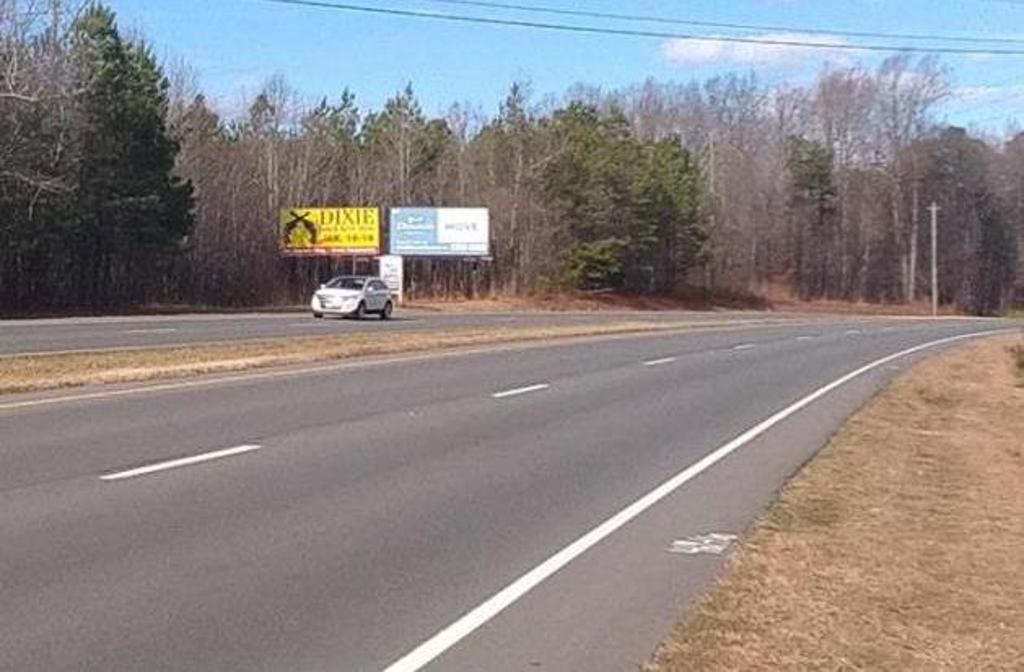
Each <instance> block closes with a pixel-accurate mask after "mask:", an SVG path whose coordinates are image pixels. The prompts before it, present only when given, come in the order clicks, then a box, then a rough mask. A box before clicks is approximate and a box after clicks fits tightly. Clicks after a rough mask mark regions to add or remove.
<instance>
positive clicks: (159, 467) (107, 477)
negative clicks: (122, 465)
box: [100, 445, 260, 481]
mask: <svg viewBox="0 0 1024 672" xmlns="http://www.w3.org/2000/svg"><path fill="white" fill-rule="evenodd" d="M259 449H260V446H257V445H244V446H235V447H234V448H225V449H223V450H215V451H213V452H210V453H202V454H200V455H192V456H190V457H182V458H179V459H177V460H167V461H166V462H156V463H154V464H148V465H146V466H144V467H136V468H135V469H128V470H127V471H117V472H114V473H112V474H103V475H102V476H100V480H101V481H120V480H122V479H125V478H134V477H136V476H144V475H146V474H152V473H153V472H155V471H164V470H166V469H176V468H178V467H185V466H188V465H190V464H198V463H200V462H209V461H210V460H219V459H221V458H224V457H231V456H232V455H238V454H240V453H248V452H252V451H254V450H259Z"/></svg>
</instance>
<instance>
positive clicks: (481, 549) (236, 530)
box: [0, 320, 1014, 671]
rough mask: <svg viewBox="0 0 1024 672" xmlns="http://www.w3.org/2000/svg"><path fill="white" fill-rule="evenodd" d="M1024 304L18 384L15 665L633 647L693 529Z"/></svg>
mask: <svg viewBox="0 0 1024 672" xmlns="http://www.w3.org/2000/svg"><path fill="white" fill-rule="evenodd" d="M1009 326H1014V325H1012V324H1011V323H1007V322H1000V321H971V320H942V321H935V322H923V321H908V322H902V321H892V320H889V321H880V322H870V321H864V322H862V323H857V324H854V325H852V324H851V323H850V322H848V321H841V322H835V323H832V322H828V321H818V322H815V323H811V324H807V323H800V324H790V325H775V326H771V327H763V326H761V327H750V328H745V329H734V330H729V331H702V332H691V333H685V334H665V335H656V336H651V335H646V336H639V337H635V338H621V337H620V338H616V339H608V340H602V341H591V342H586V343H566V344H552V345H551V346H550V347H544V348H536V347H534V348H530V349H523V350H520V351H509V350H507V349H505V350H501V351H495V352H481V353H476V354H469V355H464V356H458V357H446V358H443V359H440V358H438V359H431V358H420V359H415V360H410V361H399V362H393V363H387V364H380V365H375V366H366V367H357V368H352V369H347V370H344V371H337V370H329V371H323V372H306V373H296V374H295V375H287V376H281V377H277V378H272V379H267V378H254V379H252V380H248V381H247V380H244V377H243V379H237V378H236V379H234V380H233V381H232V382H226V383H223V384H215V385H207V386H202V387H195V388H181V389H174V390H163V391H150V392H145V391H143V392H139V393H137V394H128V395H121V396H117V397H111V398H106V399H105V398H102V397H99V398H92V399H88V400H79V401H68V402H62V403H50V404H47V405H45V406H22V407H17V408H11V407H7V408H5V407H4V406H3V404H2V403H0V437H2V441H0V462H2V464H3V465H4V469H3V470H2V471H0V545H2V547H3V549H4V552H3V553H2V554H0V669H17V670H47V671H53V670H109V669H117V670H246V671H252V670H382V669H386V668H388V666H391V665H395V664H396V663H397V666H396V667H394V668H393V669H395V670H412V669H431V670H494V671H502V670H533V669H542V670H543V669H548V670H570V669H587V670H598V671H601V670H628V669H632V666H634V665H636V664H637V663H639V662H641V661H642V660H643V659H644V658H645V657H646V656H647V654H648V653H649V652H650V651H651V649H652V647H653V646H654V645H655V644H656V642H657V641H658V639H659V638H660V637H661V636H662V635H663V634H664V632H665V631H666V630H667V628H668V627H670V625H671V624H672V622H673V620H674V618H675V617H676V615H677V614H678V610H679V609H680V608H681V606H682V605H684V604H685V603H686V602H687V601H688V600H689V599H692V598H693V597H694V596H695V595H696V594H698V592H699V591H700V590H701V589H702V588H703V587H704V586H706V585H707V582H708V581H709V580H710V578H711V577H712V576H713V573H714V571H715V569H716V568H717V566H718V563H719V562H720V561H721V558H720V557H718V556H714V555H685V554H678V553H672V552H669V549H670V548H671V546H672V542H673V541H675V540H678V539H682V538H686V537H690V536H692V535H702V534H706V533H710V532H718V533H728V534H736V533H739V532H741V531H742V530H743V529H744V527H745V526H746V525H747V524H748V523H749V522H750V521H751V520H752V519H753V518H754V517H756V515H757V514H758V513H759V512H760V511H761V510H762V508H763V506H764V505H765V504H766V503H767V502H768V501H770V499H771V496H772V493H774V492H775V491H776V489H777V488H778V487H779V486H780V484H781V483H782V482H783V481H784V480H785V477H786V476H787V475H788V474H790V473H792V471H793V470H794V469H795V468H797V467H798V465H799V464H801V463H802V462H803V461H804V460H805V459H807V457H809V456H810V455H812V454H813V452H814V451H815V450H817V449H818V448H819V447H820V446H821V445H822V443H823V442H824V440H825V439H826V438H827V437H828V435H829V434H830V433H831V432H832V431H834V429H835V428H836V427H837V426H838V425H839V424H840V423H841V422H842V420H843V418H845V417H846V416H847V415H848V414H849V413H850V412H851V411H852V410H854V409H855V408H856V407H857V406H858V405H860V404H861V403H863V401H864V400H865V399H866V398H867V397H868V396H870V394H871V393H872V392H873V391H874V390H875V389H877V387H878V386H879V385H880V384H882V383H884V382H885V381H886V380H888V379H889V378H890V377H891V376H893V375H894V374H895V373H896V371H898V370H899V369H901V368H903V367H905V366H907V365H908V364H910V363H911V362H913V361H914V360H915V359H916V358H918V357H920V356H922V355H923V354H924V353H926V352H931V351H933V349H929V350H921V351H917V352H914V353H911V354H908V355H907V356H906V357H900V358H896V359H892V360H883V361H879V360H881V358H885V357H887V356H889V355H892V354H893V353H897V352H900V351H903V350H906V349H908V348H914V347H917V346H920V345H922V344H925V343H929V342H933V341H936V340H938V339H945V338H949V337H955V336H961V335H967V334H973V333H979V332H985V331H991V330H993V329H998V328H1006V327H1009ZM936 347H945V346H944V345H942V344H940V345H938V346H936ZM871 363H876V365H875V366H874V367H873V368H871V369H868V370H863V371H862V373H861V374H860V375H858V376H856V377H854V378H852V379H849V380H843V376H845V375H847V374H849V373H850V372H851V371H856V370H858V369H859V368H860V367H863V366H864V365H866V364H871ZM840 380H842V381H843V384H842V385H838V386H835V388H834V389H826V390H825V392H823V393H820V394H819V397H818V398H815V399H813V400H811V401H808V402H807V403H806V406H805V407H802V408H799V409H797V410H795V411H793V412H792V413H791V414H788V415H785V417H783V418H782V419H780V420H778V422H777V423H775V424H772V426H770V427H768V428H766V429H765V430H764V431H763V433H759V434H757V435H756V436H750V438H749V440H745V441H743V442H742V445H737V446H735V448H734V450H732V451H730V452H729V453H728V454H722V456H721V459H720V460H719V461H717V462H715V463H714V464H711V465H709V466H708V467H707V468H706V469H703V470H701V471H700V472H699V473H696V474H695V475H694V476H693V477H692V478H688V479H687V480H686V481H685V482H684V483H682V484H680V485H679V486H678V487H677V488H674V489H672V490H671V491H669V492H666V493H664V496H663V497H661V498H659V499H658V500H657V501H654V502H653V503H650V504H649V506H647V507H645V508H643V509H642V510H640V511H639V512H638V513H636V515H635V516H633V517H631V518H629V519H628V521H626V522H625V523H624V524H622V525H621V526H619V527H617V528H615V529H614V530H613V531H612V532H611V533H609V534H607V535H605V536H603V537H601V538H600V539H599V540H598V541H597V542H596V543H594V544H593V545H592V546H590V547H589V548H587V549H584V551H582V552H580V553H578V554H576V555H573V556H572V557H571V559H570V560H569V561H568V562H566V563H564V564H563V565H561V566H559V567H557V571H552V572H550V573H549V574H548V575H546V576H544V577H543V580H542V581H539V582H537V583H536V584H535V585H533V586H531V587H530V589H529V590H526V591H524V592H522V593H521V594H518V595H516V596H515V599H513V600H511V601H508V602H507V604H503V605H502V606H503V607H504V608H503V609H500V610H498V611H497V612H494V613H490V614H489V615H488V616H487V618H486V619H484V620H482V621H477V622H474V623H473V624H472V625H473V628H472V629H470V630H469V631H466V630H465V628H461V629H460V627H458V626H459V624H460V623H461V624H463V625H465V623H466V621H465V620H464V617H465V616H466V615H467V614H472V613H474V612H473V610H474V609H475V608H477V607H479V606H481V605H487V604H489V603H491V604H493V600H494V599H495V596H500V595H503V594H504V595H508V593H503V591H505V590H506V589H507V588H508V587H509V586H510V585H513V584H514V582H516V580H517V579H519V578H520V577H522V576H524V574H527V573H528V572H531V570H535V569H536V568H538V567H543V566H545V563H546V562H549V561H550V559H551V558H552V557H553V556H554V555H555V554H556V553H558V552H559V551H560V550H562V549H566V548H572V547H573V545H574V544H576V543H577V542H578V541H579V540H580V539H581V538H582V537H584V535H586V534H587V533H588V531H592V530H594V529H595V528H596V527H598V526H600V525H602V523H604V522H606V521H608V520H609V519H611V518H613V517H614V516H616V515H617V514H620V513H621V512H622V511H624V510H626V509H628V507H630V505H631V504H635V503H636V502H638V501H643V500H644V498H645V497H648V496H649V495H650V493H652V492H653V491H655V490H656V489H657V488H658V486H659V485H661V484H663V483H665V481H666V479H669V478H670V477H672V476H673V475H676V474H679V473H680V472H682V471H683V470H685V469H686V468H687V467H690V466H691V465H695V464H699V463H701V461H702V460H705V461H706V460H707V458H708V456H709V455H714V454H716V453H715V451H716V450H719V449H721V448H722V447H723V446H728V445H730V442H732V443H735V441H734V440H735V439H736V438H737V437H740V436H742V435H744V432H746V431H747V430H749V429H751V428H753V427H756V426H758V425H759V423H762V422H763V421H764V420H765V419H766V418H771V417H772V416H773V415H775V414H777V413H778V412H779V411H782V410H784V409H787V408H788V407H791V406H792V405H793V404H794V402H798V401H799V400H801V399H805V398H806V397H807V395H809V394H812V393H814V392H815V391H816V390H818V391H820V390H821V389H822V387H823V386H827V385H829V384H830V383H834V382H836V381H840ZM548 566H549V567H550V565H548ZM453 624H454V625H455V626H457V627H455V628H454V629H452V630H448V631H447V632H448V633H449V634H450V635H451V636H444V637H441V638H440V640H438V639H433V638H434V637H435V635H437V634H438V633H439V632H446V630H445V629H446V628H449V626H452V625H453ZM425 642H439V646H440V648H435V649H433V650H432V651H430V652H429V654H430V655H426V656H424V655H417V654H416V652H417V651H422V649H420V648H419V647H421V645H423V644H424V643H425Z"/></svg>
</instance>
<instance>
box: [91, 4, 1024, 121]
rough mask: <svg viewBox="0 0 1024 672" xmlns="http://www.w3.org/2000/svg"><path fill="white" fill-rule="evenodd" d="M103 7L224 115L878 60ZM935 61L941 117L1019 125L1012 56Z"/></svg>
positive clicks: (971, 31) (740, 18) (949, 24)
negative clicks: (940, 68) (269, 102)
mask: <svg viewBox="0 0 1024 672" xmlns="http://www.w3.org/2000/svg"><path fill="white" fill-rule="evenodd" d="M106 1H107V3H108V4H109V5H111V6H112V7H113V8H114V10H115V11H116V12H117V14H118V20H119V23H120V25H121V27H122V29H126V30H128V31H131V32H136V33H141V34H142V35H143V36H145V38H146V39H147V40H148V41H149V42H150V43H151V44H152V46H153V48H154V51H155V53H156V54H157V55H158V56H159V57H160V58H161V59H163V60H164V61H165V62H167V63H172V62H186V63H188V64H189V65H190V66H191V68H193V69H194V71H195V72H196V74H197V76H198V82H199V84H200V86H201V88H202V90H203V92H204V93H206V94H207V95H208V97H209V98H210V99H211V100H212V101H213V102H214V104H215V105H216V106H217V108H218V109H219V110H220V111H221V112H222V113H225V114H228V115H232V114H236V113H237V112H238V111H240V110H241V109H243V107H242V101H243V100H244V99H245V98H246V97H247V96H248V97H251V96H252V95H254V94H255V93H257V92H258V91H259V89H260V87H261V85H262V84H263V83H264V82H265V81H266V80H267V79H268V78H269V77H270V76H273V75H282V76H283V77H284V78H285V79H286V81H287V82H288V83H289V85H290V86H291V87H293V88H294V89H295V90H296V91H297V93H298V95H299V96H300V97H301V98H302V99H303V100H308V101H314V100H319V99H320V98H322V97H325V96H326V97H328V98H332V99H333V98H337V96H338V94H340V93H341V91H343V90H344V89H345V88H349V89H350V90H352V91H353V92H354V93H355V94H356V98H357V103H358V104H359V105H360V107H361V108H363V109H375V108H378V107H380V106H381V104H382V103H383V102H384V101H385V100H386V99H387V98H388V97H390V96H391V95H393V94H394V93H395V91H397V90H399V89H400V88H402V87H404V86H405V85H406V83H412V85H413V88H414V90H415V92H416V94H417V97H418V98H419V100H420V102H421V104H422V106H423V108H424V110H425V111H426V112H428V113H431V114H438V113H441V112H442V111H443V110H445V109H447V108H448V107H449V106H450V105H451V104H452V103H460V104H465V105H468V106H470V107H476V108H479V109H481V110H482V111H483V112H485V113H487V114H493V113H494V112H495V111H496V109H497V106H498V103H499V101H500V100H501V99H502V98H503V97H504V94H505V93H506V91H507V90H508V87H509V85H510V83H511V82H513V81H528V82H530V84H531V88H532V91H533V94H534V98H535V99H539V98H542V97H543V96H545V95H548V94H554V95H558V94H562V93H564V92H565V91H566V90H567V89H568V88H569V87H570V86H572V85H573V84H576V83H584V84H588V85H593V86H600V87H602V88H606V89H612V88H618V87H622V86H626V85H629V84H634V83H639V82H642V81H643V80H645V79H647V78H649V77H653V78H654V79H657V80H662V81H683V82H686V81H690V80H693V79H697V80H703V79H706V78H708V77H710V76H713V75H716V74H722V73H725V72H730V71H734V72H741V73H747V72H754V73H755V74H756V75H757V76H758V78H759V79H760V80H761V81H762V82H765V83H769V84H774V83H781V82H788V83H792V84H796V85H799V84H805V83H808V82H810V81H812V80H813V79H814V76H815V75H816V73H818V72H819V71H820V70H821V68H822V67H823V65H824V64H825V63H833V64H838V65H844V64H851V63H854V62H860V63H862V64H863V65H864V66H866V67H874V66H876V65H877V64H878V62H879V61H880V60H881V59H882V58H884V56H885V54H881V53H869V52H862V51H856V52H850V51H840V50H836V49H832V48H825V49H807V48H800V47H785V46H767V45H756V44H755V45H750V44H735V43H732V44H727V43H723V42H716V41H713V40H703V41H701V40H696V41H695V40H674V39H669V38H645V37H627V36H614V35H589V34H588V35H584V34H570V33H563V32H554V31H547V30H537V29H526V28H519V27H503V26H491V25H478V24H472V25H469V24H460V23H449V22H442V21H433V20H426V19H421V18H403V17H396V16H380V15H370V14H359V13H353V12H346V11H338V10H333V9H325V8H318V7H304V6H294V5H282V4H275V3H272V2H268V1H267V0H106ZM332 1H334V0H324V2H328V3H330V2H332ZM336 1H337V2H341V1H342V0H336ZM347 1H348V2H349V3H350V4H362V5H367V6H376V7H387V8H397V9H402V10H414V11H425V12H435V13H449V14H463V15H474V16H488V17H499V18H505V19H515V20H526V21H539V22H546V23H572V24H577V25H589V26H606V27H614V28H628V29H634V30H636V29H640V30H644V29H646V30H655V31H663V32H671V33H679V32H684V33H690V34H696V35H700V36H705V37H708V38H713V37H715V36H719V35H729V34H732V35H740V34H742V35H744V36H745V37H754V38H758V39H776V40H778V39H782V40H784V41H809V42H814V43H820V44H823V45H826V46H831V45H835V44H849V43H879V42H882V41H881V40H878V39H872V38H857V37H843V36H837V35H835V34H834V33H832V32H830V31H868V32H879V33H910V34H923V35H943V36H960V37H985V38H1000V39H1016V40H1020V42H1018V43H1002V44H981V45H979V44H962V43H961V44H957V43H944V44H946V45H947V46H957V47H973V48H995V49H1016V50H1024V0H889V1H883V0H827V1H826V0H737V1H726V0H718V1H715V0H693V1H690V0H628V1H627V0H575V1H574V0H506V4H507V3H509V2H511V3H512V4H520V5H531V6H542V7H554V8H560V9H571V10H586V11H595V12H610V13H618V14H631V15H648V16H652V15H653V16H664V17H670V18H674V19H685V20H697V21H711V22H718V23H740V24H747V25H757V26H766V27H770V29H763V30H745V31H738V30H726V29H721V28H706V27H692V26H685V25H665V24H655V23H633V22H623V21H613V20H599V19H593V18H581V17H570V16H551V15H544V14H533V13H529V12H521V11H519V12H517V11H506V10H497V9H490V8H479V7H466V6H452V5H446V4H443V3H438V2H436V0H404V1H403V0H347ZM808 31H826V32H823V33H822V32H808ZM889 43H894V42H892V41H889ZM895 43H901V44H915V43H914V42H907V41H897V42H895ZM923 44H936V42H933V41H927V42H924V43H923ZM942 62H943V63H944V64H946V65H947V66H949V67H950V69H951V70H952V96H951V97H950V98H949V99H948V100H947V101H945V102H944V103H943V105H942V107H941V109H940V112H939V117H940V119H943V120H944V121H947V122H949V123H955V124H959V125H967V126H974V127H976V128H978V129H980V130H984V131H987V132H991V133H1000V132H1003V131H1005V130H1006V129H1007V128H1009V124H1010V122H1012V121H1016V122H1018V124H1024V56H1019V55H1011V56H1006V55H994V56H982V55H975V54H971V55H946V56H942Z"/></svg>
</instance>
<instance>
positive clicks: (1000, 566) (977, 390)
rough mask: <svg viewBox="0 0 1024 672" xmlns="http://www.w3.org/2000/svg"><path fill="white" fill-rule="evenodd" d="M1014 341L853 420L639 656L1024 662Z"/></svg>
mask: <svg viewBox="0 0 1024 672" xmlns="http://www.w3.org/2000/svg"><path fill="white" fill-rule="evenodd" d="M1011 343H1012V340H1011V339H1009V337H1004V338H998V339H991V340H987V341H985V342H981V343H977V344H973V345H970V346H966V347H964V348H962V349H959V350H956V351H953V352H950V353H947V354H945V355H943V356H941V357H939V358H936V359H934V360H931V361H928V362H925V363H924V364H922V365H920V366H918V367H915V369H914V370H912V371H911V372H910V373H908V374H907V375H904V376H903V377H901V378H900V379H898V380H897V381H896V382H894V383H893V384H892V385H891V386H890V387H889V388H888V389H887V390H885V391H884V392H882V393H881V394H880V395H879V396H878V397H876V398H875V400H874V401H872V402H871V403H870V404H869V405H868V406H867V407H866V408H865V409H864V410H863V411H861V412H860V413H859V414H857V415H856V416H855V417H854V418H853V419H851V420H850V422H848V423H847V424H846V426H845V427H844V428H843V429H842V431H841V432H840V433H839V434H838V435H837V436H836V437H835V438H834V440H833V441H832V442H831V443H830V444H829V446H828V447H827V448H825V449H824V450H823V451H822V453H821V454H820V455H819V456H818V457H817V458H816V459H814V460H813V461H812V462H811V463H810V464H809V465H808V466H807V467H806V468H805V469H804V470H803V471H802V472H801V473H800V474H798V475H797V476H796V477H795V478H794V479H793V481H792V482H791V483H790V484H789V485H788V486H787V487H786V489H785V490H784V492H783V493H782V496H781V498H780V500H779V501H778V502H777V503H776V504H775V506H774V507H773V508H772V509H771V511H770V512H769V513H768V514H767V515H766V516H765V518H764V519H763V520H762V521H760V522H759V523H758V524H757V525H756V526H755V527H754V529H753V530H752V531H751V532H750V534H749V535H748V537H747V539H746V540H745V542H744V543H743V544H742V545H741V546H740V548H739V549H738V550H737V552H736V553H735V554H734V555H733V556H732V557H731V558H730V561H729V563H728V566H727V568H726V571H725V572H724V573H723V575H722V577H721V578H720V580H719V583H718V584H717V586H716V587H715V588H714V589H712V590H711V592H710V593H709V594H708V595H707V596H706V597H705V598H704V599H703V600H702V601H700V602H699V603H698V604H697V605H696V606H695V607H694V608H693V609H691V610H690V612H689V615H688V616H686V617H685V618H684V619H683V621H682V622H681V623H680V625H679V626H678V627H677V629H676V630H675V631H674V632H673V633H672V635H671V637H670V638H669V639H668V640H667V641H666V642H665V643H664V644H663V645H662V647H661V648H660V649H659V651H658V652H657V653H656V654H655V656H654V659H653V661H652V662H651V663H650V664H649V665H648V666H646V668H645V669H649V670H657V671H663V672H667V671H669V670H671V671H680V670H688V671H689V670H739V669H742V670H776V669H801V670H803V669H816V670H861V669H863V670H894V671H895V670H900V671H902V670H1022V669H1024V457H1022V450H1024V442H1022V440H1021V437H1022V436H1024V390H1022V389H1021V388H1019V387H1017V386H1016V385H1015V382H1016V381H1015V378H1016V374H1015V372H1014V370H1013V366H1012V365H1011V364H1010V363H1009V362H1008V358H1007V347H1008V345H1010V344H1011Z"/></svg>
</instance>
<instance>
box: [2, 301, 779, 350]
mask: <svg viewBox="0 0 1024 672" xmlns="http://www.w3.org/2000/svg"><path fill="white" fill-rule="evenodd" d="M787 317H791V316H786V315H779V314H773V313H764V312H753V311H565V312H554V311H551V312H543V311H532V312H531V311H517V312H507V313H442V312H435V311H425V310H399V311H396V313H395V317H394V319H392V320H390V321H388V322H386V323H383V322H381V321H380V320H378V319H376V318H375V317H374V318H372V319H366V320H352V319H325V320H315V319H313V318H312V316H310V315H308V314H305V313H239V314H223V313H219V314H197V315H155V316H154V315H150V316H134V317H79V318H54V319H39V320H0V356H2V355H19V354H36V353H52V352H67V351H76V350H97V349H110V348H134V347H151V346H161V345H183V344H195V343H210V342H224V341H243V340H258V339H264V338H282V337H291V336H336V335H339V334H355V333H372V334H381V335H382V338H386V334H388V333H392V332H396V331H438V330H442V329H452V328H465V327H484V328H510V327H529V326H533V327H549V326H555V325H583V324H606V323H609V322H622V321H630V322H659V321H678V320H686V321H688V322H694V323H699V322H709V321H712V322H718V321H722V320H765V319H772V320H783V319H787Z"/></svg>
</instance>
